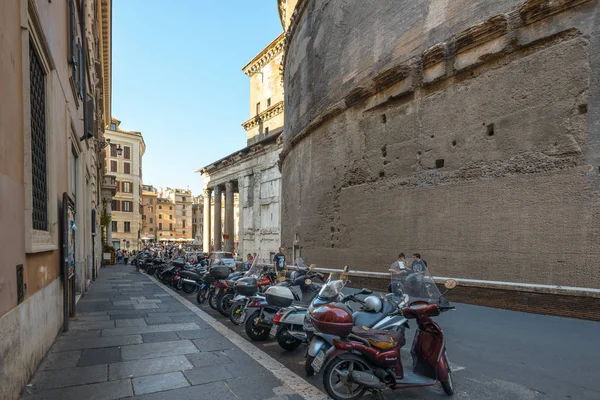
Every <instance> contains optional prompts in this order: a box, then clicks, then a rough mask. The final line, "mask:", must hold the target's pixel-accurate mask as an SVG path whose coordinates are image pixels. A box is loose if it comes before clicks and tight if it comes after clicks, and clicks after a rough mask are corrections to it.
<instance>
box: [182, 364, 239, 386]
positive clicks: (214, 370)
mask: <svg viewBox="0 0 600 400" xmlns="http://www.w3.org/2000/svg"><path fill="white" fill-rule="evenodd" d="M183 374H184V375H185V377H186V378H187V380H188V381H189V382H190V383H191V384H192V385H202V384H204V383H210V382H216V381H222V380H223V379H231V378H233V375H231V374H230V373H229V372H228V371H227V370H226V369H225V368H223V367H222V366H220V367H219V366H212V367H202V368H194V369H190V370H187V371H185V372H184V373H183Z"/></svg>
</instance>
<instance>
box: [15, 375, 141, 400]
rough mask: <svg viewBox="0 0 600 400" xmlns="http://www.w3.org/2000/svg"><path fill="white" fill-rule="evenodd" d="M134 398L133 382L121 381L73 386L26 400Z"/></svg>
mask: <svg viewBox="0 0 600 400" xmlns="http://www.w3.org/2000/svg"><path fill="white" fill-rule="evenodd" d="M130 396H133V389H132V388H131V381H130V380H129V379H123V380H121V381H110V382H102V383H95V384H88V385H83V386H71V387H67V388H62V389H54V390H48V391H43V392H40V393H36V394H35V395H28V396H25V397H23V399H24V400H80V399H94V400H116V399H121V398H124V397H130Z"/></svg>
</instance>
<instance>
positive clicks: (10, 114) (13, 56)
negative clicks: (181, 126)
mask: <svg viewBox="0 0 600 400" xmlns="http://www.w3.org/2000/svg"><path fill="white" fill-rule="evenodd" d="M95 6H96V7H95ZM111 6H112V2H111V0H95V1H92V0H79V1H74V0H68V1H67V0H63V1H46V0H10V1H0V93H1V96H0V204H1V206H0V227H2V229H0V254H1V255H2V261H1V262H0V355H1V356H0V399H16V398H18V397H19V394H20V393H21V391H22V389H23V387H24V386H25V385H26V384H27V382H28V381H29V379H30V377H31V373H32V372H33V371H35V370H36V367H37V366H38V364H39V362H40V361H41V359H42V357H43V356H44V355H45V354H46V352H47V351H48V349H49V347H50V346H51V345H52V343H53V342H54V340H55V339H56V335H57V333H58V332H59V331H61V330H63V329H66V328H68V324H69V316H70V315H71V316H72V315H74V314H75V312H76V307H77V304H76V302H77V299H78V298H79V297H80V295H81V294H83V292H84V291H85V290H86V289H87V286H88V285H89V283H90V281H91V280H93V279H95V277H96V274H97V272H98V266H99V264H100V261H101V253H102V252H101V236H102V235H100V234H99V233H100V218H99V216H100V213H101V204H100V197H101V192H103V191H104V190H103V189H104V187H105V185H104V179H103V178H104V176H103V174H104V168H103V159H104V157H103V155H102V152H103V149H104V146H105V144H106V143H105V141H104V139H103V131H104V127H105V126H106V124H108V122H109V121H110V115H111V114H110V113H111V111H110V108H111V93H110V87H111V62H112V60H111V29H112V23H111V13H112V11H111ZM108 183H110V182H108ZM108 192H109V194H110V190H108ZM63 233H66V234H64V235H63ZM63 249H64V250H65V254H64V257H63V255H62V254H61V253H62V251H63ZM65 291H66V293H65Z"/></svg>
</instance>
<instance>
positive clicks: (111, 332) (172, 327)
mask: <svg viewBox="0 0 600 400" xmlns="http://www.w3.org/2000/svg"><path fill="white" fill-rule="evenodd" d="M194 329H198V325H196V324H192V323H188V324H163V325H150V326H130V327H127V328H114V329H104V330H102V336H122V335H135V334H139V333H153V332H169V331H188V330H194Z"/></svg>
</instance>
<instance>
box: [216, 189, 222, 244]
mask: <svg viewBox="0 0 600 400" xmlns="http://www.w3.org/2000/svg"><path fill="white" fill-rule="evenodd" d="M214 196H215V231H214V241H215V251H219V250H222V248H221V247H222V246H221V239H222V237H223V234H222V230H221V188H220V187H219V186H215V190H214Z"/></svg>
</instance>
